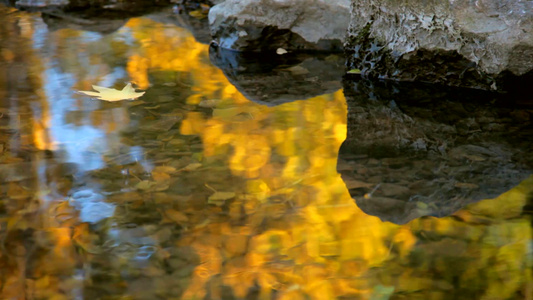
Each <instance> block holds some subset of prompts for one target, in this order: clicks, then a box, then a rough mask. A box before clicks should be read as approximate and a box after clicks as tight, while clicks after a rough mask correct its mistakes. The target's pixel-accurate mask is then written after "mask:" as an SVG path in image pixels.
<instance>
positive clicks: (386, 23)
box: [346, 0, 533, 91]
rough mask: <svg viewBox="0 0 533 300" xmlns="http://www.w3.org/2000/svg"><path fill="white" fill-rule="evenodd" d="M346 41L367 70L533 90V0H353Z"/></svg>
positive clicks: (404, 77) (356, 63) (455, 83)
mask: <svg viewBox="0 0 533 300" xmlns="http://www.w3.org/2000/svg"><path fill="white" fill-rule="evenodd" d="M346 48H347V53H348V55H349V58H348V59H349V64H351V66H353V67H356V68H359V69H361V70H362V71H363V73H364V74H367V75H370V76H376V77H380V78H393V79H399V80H406V81H412V80H416V81H426V82H433V83H444V84H446V85H452V86H463V87H473V88H481V89H487V90H488V89H491V90H498V91H508V90H513V89H522V90H524V91H531V88H530V87H529V86H528V84H527V82H533V2H532V1H518V0H502V1H489V0H480V1H470V0H454V1H452V0H445V1H429V2H428V1H422V0H410V1H385V0H355V1H352V19H351V23H350V28H349V38H348V42H347V44H346Z"/></svg>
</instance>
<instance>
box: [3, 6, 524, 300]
mask: <svg viewBox="0 0 533 300" xmlns="http://www.w3.org/2000/svg"><path fill="white" fill-rule="evenodd" d="M0 20H1V21H2V24H3V25H2V27H1V28H0V67H1V68H0V153H1V156H0V237H1V242H2V243H1V246H2V247H1V249H0V268H1V271H0V283H1V284H0V295H1V296H0V298H1V299H531V295H532V294H533V285H532V274H531V267H532V250H531V247H532V246H531V236H532V235H531V220H530V217H529V216H528V215H527V214H523V213H522V207H523V206H524V205H525V203H526V201H527V200H526V197H527V193H528V192H530V191H531V190H532V188H531V186H532V185H533V180H532V179H528V180H526V181H524V182H523V183H522V184H520V185H519V186H518V187H516V188H514V189H513V190H511V191H509V192H507V193H505V194H503V195H502V196H500V197H499V198H497V199H493V200H485V201H482V202H479V203H478V204H476V205H473V206H470V207H468V208H467V209H465V210H462V211H460V212H459V213H458V214H456V216H454V217H444V218H440V219H438V218H433V217H429V218H421V219H416V220H414V221H412V222H410V223H408V224H406V225H394V224H392V223H388V222H382V221H380V220H379V219H378V218H377V217H373V216H369V215H366V214H365V213H363V212H362V211H361V210H360V209H359V208H358V207H357V206H356V205H355V203H354V201H353V199H352V198H351V197H350V194H349V193H348V190H347V188H346V185H345V183H344V182H343V180H342V178H341V176H340V174H339V173H338V172H337V156H338V150H339V147H340V145H341V144H342V142H343V140H344V139H345V137H346V114H347V108H346V100H345V99H344V96H343V92H342V90H339V91H337V92H335V93H330V94H325V95H321V96H317V97H314V98H311V99H305V100H301V101H294V102H290V103H286V104H282V105H278V106H273V107H268V106H264V105H260V104H257V103H254V102H252V101H249V100H248V99H246V98H245V97H244V96H243V95H242V94H241V93H240V92H239V91H238V90H237V89H236V88H235V87H234V86H233V85H232V84H230V83H229V81H228V80H227V79H226V78H225V76H224V74H223V73H222V72H221V71H220V70H219V69H217V68H216V67H215V66H213V65H212V64H211V62H210V60H209V54H208V46H207V45H204V44H200V43H198V42H196V41H195V39H194V38H193V36H192V35H191V34H190V33H189V32H187V31H186V30H185V29H182V28H178V27H175V26H173V25H165V24H162V23H158V22H156V21H153V20H150V19H147V18H137V19H131V20H130V21H129V22H128V23H127V24H126V25H125V26H123V27H122V28H121V29H120V30H118V31H116V32H114V33H111V34H108V35H102V34H99V33H94V32H84V31H78V30H73V29H59V30H56V31H53V32H50V31H48V29H47V27H46V25H44V24H43V23H42V21H41V20H40V18H39V16H38V15H36V14H27V13H21V12H17V11H15V10H12V9H7V8H3V7H0ZM128 82H133V83H135V84H136V86H137V87H138V89H139V90H145V91H146V94H145V95H144V96H142V97H141V98H140V99H138V100H135V101H121V102H114V103H110V102H104V101H98V100H95V99H92V98H90V97H87V96H84V95H80V94H78V93H76V91H79V90H91V85H100V86H106V87H115V88H122V87H123V86H124V85H125V84H126V83H128ZM503 208H505V209H503ZM502 210H504V211H505V213H502Z"/></svg>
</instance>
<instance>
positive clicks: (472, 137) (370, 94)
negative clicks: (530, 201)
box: [339, 80, 533, 224]
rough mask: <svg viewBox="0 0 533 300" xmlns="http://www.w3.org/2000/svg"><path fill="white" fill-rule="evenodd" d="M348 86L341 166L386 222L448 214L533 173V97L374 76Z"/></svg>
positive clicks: (370, 209) (364, 205)
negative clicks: (377, 79)
mask: <svg viewBox="0 0 533 300" xmlns="http://www.w3.org/2000/svg"><path fill="white" fill-rule="evenodd" d="M345 93H346V95H347V101H348V107H349V109H348V110H349V113H348V137H347V139H346V141H345V142H344V144H343V146H342V148H341V151H340V155H339V157H340V162H339V171H340V172H341V173H342V174H343V179H344V180H345V182H346V184H347V186H348V188H349V189H350V193H351V194H352V196H353V197H354V198H355V199H356V201H357V205H358V206H359V207H360V208H361V209H363V210H364V211H365V212H366V213H368V214H371V215H375V216H379V217H380V218H381V219H382V220H384V221H391V222H394V223H399V224H403V223H406V222H408V221H410V220H412V219H415V218H418V217H421V216H427V215H433V216H446V215H449V214H451V213H452V212H454V211H456V210H458V209H460V208H462V207H463V206H465V205H466V204H468V203H472V202H475V201H479V200H482V199H487V198H493V197H496V196H498V195H500V194H501V193H503V192H505V191H507V190H509V189H511V188H512V187H514V186H516V185H517V184H518V183H519V182H521V181H522V180H524V179H525V178H527V177H528V176H529V175H531V173H532V170H533V159H532V156H531V149H533V144H532V141H533V125H532V123H531V120H532V119H533V118H532V110H531V107H532V106H531V104H529V105H528V104H527V103H521V104H520V103H516V102H515V101H513V99H509V98H508V97H505V96H502V95H498V94H493V93H489V92H482V91H473V90H457V89H450V88H440V89H439V88H436V87H432V86H429V85H428V86H420V85H410V84H395V83H392V82H388V83H385V82H375V83H371V82H369V81H366V80H360V81H355V82H354V81H351V82H348V81H346V86H345ZM378 185H379V188H377V189H376V191H375V192H374V193H372V196H371V197H370V194H368V193H369V192H370V191H371V190H372V189H373V188H374V187H377V186H378Z"/></svg>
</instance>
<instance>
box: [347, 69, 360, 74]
mask: <svg viewBox="0 0 533 300" xmlns="http://www.w3.org/2000/svg"><path fill="white" fill-rule="evenodd" d="M346 73H348V74H361V70H359V69H351V70H350V71H348V72H346Z"/></svg>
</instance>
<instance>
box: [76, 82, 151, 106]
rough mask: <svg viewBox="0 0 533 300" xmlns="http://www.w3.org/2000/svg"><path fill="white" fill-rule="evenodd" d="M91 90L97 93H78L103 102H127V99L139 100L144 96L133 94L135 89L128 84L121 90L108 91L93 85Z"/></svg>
mask: <svg viewBox="0 0 533 300" xmlns="http://www.w3.org/2000/svg"><path fill="white" fill-rule="evenodd" d="M93 89H95V90H96V91H97V92H93V91H79V93H82V94H84V95H87V96H91V97H97V99H100V100H105V101H110V102H113V101H120V100H128V99H131V100H133V99H135V98H139V97H141V96H142V95H144V93H145V92H139V93H137V92H135V89H134V88H133V87H132V86H131V83H128V84H127V85H126V86H125V87H124V88H123V89H122V90H120V91H119V90H116V89H110V88H106V87H102V86H97V85H93Z"/></svg>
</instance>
